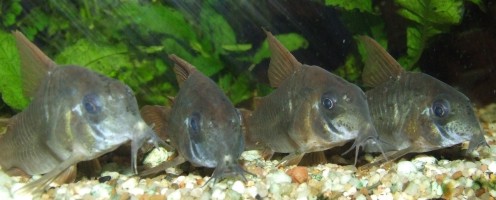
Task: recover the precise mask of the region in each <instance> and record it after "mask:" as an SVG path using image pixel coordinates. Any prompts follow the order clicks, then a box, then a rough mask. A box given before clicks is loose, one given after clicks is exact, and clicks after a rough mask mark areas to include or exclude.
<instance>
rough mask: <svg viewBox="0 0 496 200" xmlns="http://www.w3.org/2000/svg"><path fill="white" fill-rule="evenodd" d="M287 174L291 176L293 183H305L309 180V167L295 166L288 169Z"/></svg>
mask: <svg viewBox="0 0 496 200" xmlns="http://www.w3.org/2000/svg"><path fill="white" fill-rule="evenodd" d="M286 174H288V175H289V176H291V180H293V183H303V182H306V181H307V180H308V169H307V167H300V166H297V167H294V168H292V169H289V170H288V171H286Z"/></svg>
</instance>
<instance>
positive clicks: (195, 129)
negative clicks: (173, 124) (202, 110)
mask: <svg viewBox="0 0 496 200" xmlns="http://www.w3.org/2000/svg"><path fill="white" fill-rule="evenodd" d="M200 120H201V118H200V114H199V113H197V112H195V113H193V114H191V116H190V117H189V119H188V126H189V130H190V133H196V134H198V133H199V132H200Z"/></svg>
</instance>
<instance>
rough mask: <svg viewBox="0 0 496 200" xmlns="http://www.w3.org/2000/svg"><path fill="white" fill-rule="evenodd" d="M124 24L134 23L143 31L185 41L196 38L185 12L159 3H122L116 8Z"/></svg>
mask: <svg viewBox="0 0 496 200" xmlns="http://www.w3.org/2000/svg"><path fill="white" fill-rule="evenodd" d="M115 13H116V15H117V16H118V17H119V18H118V19H120V20H122V21H123V23H122V24H134V25H137V26H138V29H137V31H140V32H141V33H145V34H149V33H152V32H154V33H162V34H167V35H169V36H170V37H176V38H180V39H183V40H185V41H192V40H196V36H195V34H194V33H195V32H194V31H193V29H192V28H191V26H190V24H189V23H188V22H187V21H186V19H185V18H184V16H183V14H182V13H181V12H180V11H178V10H176V9H173V8H171V7H166V6H162V5H158V4H145V5H140V4H138V3H137V2H126V3H122V4H121V5H120V6H119V7H118V8H117V9H116V10H115Z"/></svg>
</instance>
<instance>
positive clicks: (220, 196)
mask: <svg viewBox="0 0 496 200" xmlns="http://www.w3.org/2000/svg"><path fill="white" fill-rule="evenodd" d="M225 198H226V193H225V192H224V191H223V190H221V189H219V188H216V189H214V192H212V199H225Z"/></svg>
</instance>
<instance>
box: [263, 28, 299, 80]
mask: <svg viewBox="0 0 496 200" xmlns="http://www.w3.org/2000/svg"><path fill="white" fill-rule="evenodd" d="M264 31H265V30H264ZM265 33H266V34H267V42H268V43H269V49H270V51H271V53H272V55H271V56H270V64H269V72H268V76H269V81H270V85H271V86H272V87H279V85H281V83H282V82H283V81H284V80H286V79H287V78H288V77H289V76H291V75H292V74H293V73H294V72H296V71H298V70H299V69H300V68H301V66H302V65H301V63H300V62H298V60H296V58H295V57H294V56H293V55H292V54H291V53H290V52H289V50H288V49H287V48H286V47H284V46H283V45H282V44H281V42H279V41H278V40H277V39H276V37H274V35H272V33H270V32H268V31H265Z"/></svg>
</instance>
